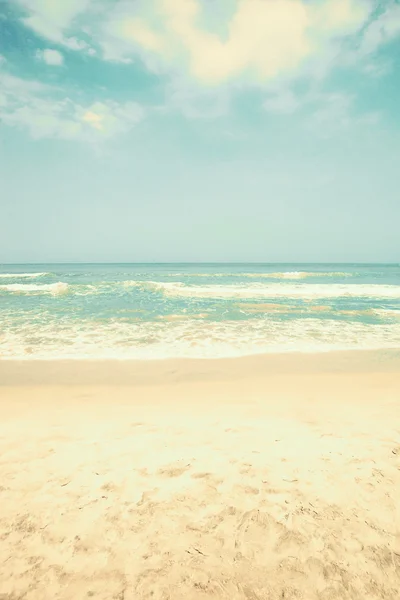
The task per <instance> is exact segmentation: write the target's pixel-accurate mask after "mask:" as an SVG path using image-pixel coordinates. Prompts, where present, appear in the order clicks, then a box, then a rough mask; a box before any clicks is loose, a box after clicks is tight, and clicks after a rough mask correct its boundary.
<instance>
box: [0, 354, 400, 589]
mask: <svg viewBox="0 0 400 600" xmlns="http://www.w3.org/2000/svg"><path fill="white" fill-rule="evenodd" d="M399 404H400V354H399V353H395V352H389V351H388V352H380V353H369V352H352V353H335V354H333V353H332V354H320V355H318V356H313V355H297V356H296V355H286V356H258V357H251V358H240V359H231V360H210V361H206V360H203V361H200V360H199V361H189V360H187V361H183V360H180V361H154V362H151V361H147V362H143V363H140V362H129V361H125V362H123V361H121V362H118V361H110V362H90V361H80V362H79V361H69V362H62V361H53V362H42V361H22V362H15V361H2V362H0V449H1V458H0V540H1V542H0V598H1V600H6V599H7V600H17V599H18V600H19V599H24V600H83V599H84V598H90V597H92V598H95V599H96V600H97V599H98V600H111V599H115V600H117V599H118V600H141V599H152V600H168V599H171V600H184V599H185V600H201V599H205V598H213V599H226V600H228V599H229V600H239V599H243V600H244V599H247V600H264V599H265V600H266V599H268V600H278V599H285V600H288V599H299V598H303V599H305V600H314V599H315V600H317V599H318V600H335V599H338V600H339V599H340V600H345V599H352V600H353V599H354V600H365V599H366V598H368V599H370V600H373V599H378V598H379V599H382V598H383V599H385V600H390V599H393V600H395V599H396V600H397V599H398V597H399V592H398V590H399V589H400V512H399V511H400V508H399V506H398V497H399V496H400V410H399ZM396 499H397V506H396Z"/></svg>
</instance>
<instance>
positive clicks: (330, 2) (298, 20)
mask: <svg viewBox="0 0 400 600" xmlns="http://www.w3.org/2000/svg"><path fill="white" fill-rule="evenodd" d="M202 9H204V5H203V6H202V5H201V3H200V0H153V2H152V3H150V4H149V3H146V4H145V5H144V3H143V2H142V3H141V4H140V3H139V5H138V4H137V3H135V4H131V5H129V4H127V5H124V11H123V12H120V13H118V12H113V14H110V18H109V20H108V21H107V24H106V26H105V29H104V32H105V33H104V35H105V37H104V38H103V45H104V44H105V46H104V48H105V50H106V52H107V54H108V57H110V54H111V53H112V49H113V48H114V49H115V55H119V57H120V58H125V59H126V58H127V57H129V56H130V55H132V54H134V53H135V52H137V51H138V50H140V51H141V52H145V53H146V54H148V55H151V56H153V57H155V58H157V59H158V61H159V63H161V64H162V65H164V67H167V68H168V67H172V68H175V69H176V68H178V69H180V70H185V71H188V72H189V75H190V76H191V77H192V78H193V79H194V80H196V81H198V82H200V83H202V84H204V85H218V84H221V83H224V82H227V81H230V80H234V79H237V78H240V77H243V76H247V77H250V78H251V79H252V80H253V81H258V82H264V81H268V80H271V79H273V78H274V77H276V76H278V75H280V74H281V73H282V72H291V71H293V70H295V69H297V68H298V67H299V65H301V63H302V62H303V61H305V60H307V59H310V58H312V57H313V56H315V55H317V54H318V53H320V52H321V51H323V49H324V48H325V46H326V44H327V43H328V42H329V41H330V40H332V39H333V38H335V37H336V36H341V35H348V34H349V33H353V32H355V31H357V30H358V29H359V28H360V27H361V26H362V24H363V23H364V22H365V20H366V18H367V16H368V12H369V6H368V4H367V3H366V2H365V0H324V2H323V3H319V4H315V3H308V2H304V1H303V0H274V1H273V2H272V1H268V2H266V1H265V0H239V1H238V3H237V8H236V12H235V13H234V14H233V16H232V17H231V19H230V21H229V23H228V24H227V25H228V27H227V30H228V35H227V38H226V39H225V40H223V39H222V38H221V37H220V36H218V35H217V34H214V33H212V32H211V31H208V30H206V29H204V28H202V27H201V25H200V24H199V23H200V17H201V16H202ZM210 10H215V9H214V8H212V9H210ZM114 58H115V57H114Z"/></svg>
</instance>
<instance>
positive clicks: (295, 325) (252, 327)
mask: <svg viewBox="0 0 400 600" xmlns="http://www.w3.org/2000/svg"><path fill="white" fill-rule="evenodd" d="M399 347H400V323H399V322H397V321H396V322H395V323H392V324H366V323H360V322H351V321H346V322H343V321H341V322H338V321H336V320H334V319H330V320H323V321H322V320H320V319H316V318H312V319H294V320H291V321H275V320H270V319H254V320H251V321H225V322H223V323H221V322H212V321H209V320H207V319H206V320H202V319H187V320H186V319H185V320H180V319H178V320H162V321H160V320H158V321H156V322H146V323H143V322H137V321H136V322H127V321H125V320H124V321H122V322H121V321H119V320H112V321H108V322H99V321H91V322H87V321H73V320H71V321H69V322H66V321H60V320H57V319H56V318H54V319H52V320H51V321H50V322H49V321H41V323H40V325H39V324H37V323H34V322H32V321H30V322H29V321H27V322H26V323H25V324H24V326H23V327H18V328H13V327H9V328H8V329H4V331H3V332H2V336H1V338H0V353H1V356H2V359H16V358H17V359H47V360H56V359H67V358H70V359H101V358H104V359H106V358H117V359H145V360H146V359H165V358H222V357H229V356H244V355H251V354H265V353H278V352H281V353H282V352H327V351H332V350H355V349H359V350H361V349H363V350H367V349H370V350H372V349H385V348H397V349H398V348H399Z"/></svg>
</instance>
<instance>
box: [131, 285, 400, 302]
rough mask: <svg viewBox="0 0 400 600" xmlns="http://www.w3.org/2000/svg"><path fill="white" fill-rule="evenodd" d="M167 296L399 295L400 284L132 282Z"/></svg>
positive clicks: (323, 296)
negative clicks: (193, 283)
mask: <svg viewBox="0 0 400 600" xmlns="http://www.w3.org/2000/svg"><path fill="white" fill-rule="evenodd" d="M130 285H136V286H137V287H140V288H142V289H146V290H149V291H153V292H159V293H162V294H164V295H165V296H176V297H186V298H301V299H309V300H313V299H316V298H342V297H353V298H362V297H366V298H400V286H398V285H378V284H301V283H299V284H289V283H271V284H260V283H254V284H252V285H243V284H241V285H205V286H196V285H185V284H184V283H181V282H176V283H165V282H156V281H148V282H143V281H142V282H131V284H130Z"/></svg>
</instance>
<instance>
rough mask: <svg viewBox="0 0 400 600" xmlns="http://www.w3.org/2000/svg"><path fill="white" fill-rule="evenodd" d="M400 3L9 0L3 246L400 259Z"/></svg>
mask: <svg viewBox="0 0 400 600" xmlns="http://www.w3.org/2000/svg"><path fill="white" fill-rule="evenodd" d="M399 107H400V4H399V2H396V1H382V2H373V1H372V0H238V1H236V0H213V1H212V0H202V1H200V0H135V1H133V0H129V1H128V0H13V1H12V2H7V1H4V0H2V1H0V215H1V220H0V227H1V229H0V232H1V235H0V262H4V263H5V262H50V261H52V262H74V261H84V262H85V261H87V262H89V261H127V262H128V261H132V262H142V261H150V262H151V261H188V262H190V261H243V262H245V261H265V262H277V261H282V262H291V261H309V262H318V261H321V262H330V261H332V262H334V261H344V262H346V261H348V262H352V261H360V262H362V261H365V262H399V261H400V234H399V230H400V226H399V223H400V191H399V188H400V178H399V164H400V110H399Z"/></svg>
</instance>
